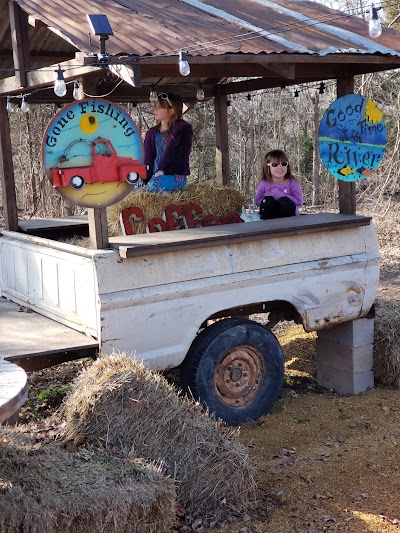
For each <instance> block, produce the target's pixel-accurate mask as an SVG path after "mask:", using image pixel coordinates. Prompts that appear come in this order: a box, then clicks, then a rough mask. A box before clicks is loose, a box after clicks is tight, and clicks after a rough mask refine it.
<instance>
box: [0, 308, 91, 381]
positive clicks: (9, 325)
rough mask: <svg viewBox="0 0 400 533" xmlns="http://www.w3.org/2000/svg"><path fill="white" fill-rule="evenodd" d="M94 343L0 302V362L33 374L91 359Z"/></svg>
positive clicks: (27, 312)
mask: <svg viewBox="0 0 400 533" xmlns="http://www.w3.org/2000/svg"><path fill="white" fill-rule="evenodd" d="M98 346H99V343H98V341H97V340H95V339H92V338H91V337H88V336H87V335H84V334H83V333H79V332H78V331H75V330H73V329H71V328H69V327H68V326H64V325H63V324H60V323H58V322H55V321H54V320H51V319H50V318H46V317H45V316H43V315H39V314H38V313H35V312H34V311H32V310H30V309H29V308H27V307H25V306H20V305H18V304H16V303H13V302H10V301H9V300H6V298H0V359H5V360H7V361H11V362H13V363H17V364H19V365H20V366H22V367H23V368H24V369H25V370H28V371H33V370H39V369H40V368H46V367H48V366H52V365H54V364H59V363H62V362H65V361H69V360H72V359H77V358H80V357H85V356H94V355H95V353H96V349H97V348H98Z"/></svg>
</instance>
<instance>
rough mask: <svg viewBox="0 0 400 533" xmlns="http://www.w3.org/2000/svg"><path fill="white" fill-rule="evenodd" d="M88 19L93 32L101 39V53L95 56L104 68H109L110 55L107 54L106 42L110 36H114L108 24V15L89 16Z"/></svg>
mask: <svg viewBox="0 0 400 533" xmlns="http://www.w3.org/2000/svg"><path fill="white" fill-rule="evenodd" d="M86 19H87V21H88V23H89V27H90V30H91V32H92V33H93V34H94V35H98V36H99V37H100V52H99V53H96V54H94V55H96V56H97V59H98V61H99V63H100V64H101V65H102V66H104V67H107V65H108V62H109V59H110V55H109V54H107V52H106V41H107V39H108V38H109V36H110V35H114V34H113V31H112V29H111V26H110V23H109V22H108V18H107V15H90V14H87V15H86Z"/></svg>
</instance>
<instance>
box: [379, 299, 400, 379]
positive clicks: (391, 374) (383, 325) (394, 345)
mask: <svg viewBox="0 0 400 533" xmlns="http://www.w3.org/2000/svg"><path fill="white" fill-rule="evenodd" d="M375 307H376V319H375V345H374V370H375V377H376V379H377V380H378V381H379V382H380V383H382V384H383V385H389V386H392V387H396V388H399V387H400V304H398V303H397V302H394V301H390V300H384V299H379V300H377V301H376V304H375Z"/></svg>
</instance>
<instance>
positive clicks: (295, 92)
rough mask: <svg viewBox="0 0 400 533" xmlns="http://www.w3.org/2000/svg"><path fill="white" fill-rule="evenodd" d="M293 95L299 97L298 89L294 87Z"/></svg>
mask: <svg viewBox="0 0 400 533" xmlns="http://www.w3.org/2000/svg"><path fill="white" fill-rule="evenodd" d="M294 97H295V98H299V97H300V93H299V91H298V89H296V90H295V91H294Z"/></svg>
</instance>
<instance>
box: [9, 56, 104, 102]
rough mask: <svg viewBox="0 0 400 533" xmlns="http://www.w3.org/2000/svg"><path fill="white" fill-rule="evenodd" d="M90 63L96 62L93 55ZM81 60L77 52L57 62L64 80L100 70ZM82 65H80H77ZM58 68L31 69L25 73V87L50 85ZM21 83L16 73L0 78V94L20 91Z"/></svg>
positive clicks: (52, 66)
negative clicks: (74, 55) (61, 61)
mask: <svg viewBox="0 0 400 533" xmlns="http://www.w3.org/2000/svg"><path fill="white" fill-rule="evenodd" d="M90 59H91V63H92V64H96V62H97V59H96V58H95V57H92V58H90ZM83 62H84V61H83V60H82V58H81V57H80V55H79V54H76V57H75V58H74V59H71V60H70V61H64V62H63V63H59V65H60V66H61V68H62V70H63V71H64V79H65V81H66V82H67V81H70V80H74V79H75V78H77V77H78V76H84V75H85V74H89V73H90V72H97V71H98V70H101V69H100V68H99V67H97V66H89V65H86V66H83ZM79 65H82V66H79ZM57 68H58V64H57V65H50V66H48V67H44V68H41V69H38V70H33V71H31V72H28V73H27V76H26V77H27V84H26V86H25V87H26V88H29V87H34V88H40V87H45V86H46V85H51V84H52V83H54V80H55V72H56V70H57ZM21 88H22V85H21V83H20V80H19V77H18V76H17V75H15V76H11V77H9V78H5V79H3V80H0V94H12V93H17V92H19V91H21Z"/></svg>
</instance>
